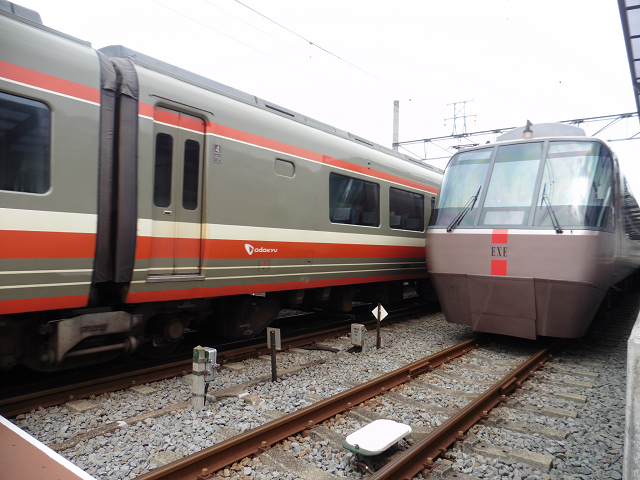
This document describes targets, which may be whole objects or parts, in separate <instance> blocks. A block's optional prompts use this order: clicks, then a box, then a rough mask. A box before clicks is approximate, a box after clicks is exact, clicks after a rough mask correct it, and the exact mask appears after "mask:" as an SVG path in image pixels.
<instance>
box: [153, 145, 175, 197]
mask: <svg viewBox="0 0 640 480" xmlns="http://www.w3.org/2000/svg"><path fill="white" fill-rule="evenodd" d="M172 162H173V137H172V136H171V135H169V134H166V133H159V134H158V135H156V165H155V177H154V183H153V203H154V205H155V206H156V207H168V206H169V205H171V167H172Z"/></svg>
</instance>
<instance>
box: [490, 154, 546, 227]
mask: <svg viewBox="0 0 640 480" xmlns="http://www.w3.org/2000/svg"><path fill="white" fill-rule="evenodd" d="M541 154H542V142H536V143H522V144H516V145H505V146H502V147H498V154H497V157H496V161H495V165H494V167H493V171H492V172H491V179H490V180H489V186H488V187H487V196H486V197H485V200H484V205H483V208H482V214H481V218H480V224H481V225H525V224H526V223H527V220H528V213H529V209H530V208H531V200H532V198H533V192H534V189H535V186H536V179H537V177H538V170H539V167H540V156H541Z"/></svg>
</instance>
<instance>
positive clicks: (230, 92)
mask: <svg viewBox="0 0 640 480" xmlns="http://www.w3.org/2000/svg"><path fill="white" fill-rule="evenodd" d="M99 50H100V52H102V53H103V54H104V55H106V56H107V57H115V58H127V59H129V60H131V61H132V62H134V63H136V64H138V65H140V66H143V67H146V68H149V69H151V70H155V71H157V72H160V73H162V74H165V75H169V76H171V77H174V78H176V79H178V80H180V81H184V82H188V83H191V84H193V85H196V86H199V87H201V88H205V89H207V90H210V91H213V92H215V93H219V94H221V95H225V96H227V97H232V98H234V99H236V100H240V101H242V102H245V103H248V104H250V105H253V106H256V107H258V108H261V109H263V110H267V111H270V112H272V113H275V114H277V115H281V116H284V117H288V118H290V119H292V120H295V121H298V122H300V123H304V124H306V125H309V126H311V127H314V128H317V129H319V130H323V131H325V132H328V133H332V134H334V135H337V136H339V137H342V138H345V139H348V140H351V141H353V142H356V143H359V144H362V145H365V146H367V147H369V148H372V149H374V150H378V151H381V152H383V153H386V154H388V155H393V156H394V157H397V158H399V159H401V160H405V161H408V162H411V163H413V164H416V165H419V166H421V167H423V168H425V169H427V170H431V171H433V172H436V173H440V174H442V173H443V170H442V169H439V168H437V167H434V166H433V165H429V164H427V163H424V162H421V161H419V160H415V159H413V158H411V157H408V156H407V155H404V154H402V153H399V152H396V151H395V150H392V149H390V148H388V147H384V146H382V145H379V144H377V143H374V142H371V141H369V140H366V139H364V138H362V137H359V136H357V135H354V134H352V133H349V132H347V131H344V130H340V129H339V128H335V127H333V126H331V125H329V124H326V123H324V122H320V121H318V120H315V119H313V118H310V117H307V116H305V115H302V114H300V113H297V112H294V111H293V110H289V109H288V108H285V107H282V106H280V105H277V104H275V103H272V102H268V101H267V100H264V99H262V98H259V97H256V96H255V95H251V94H249V93H246V92H243V91H242V90H238V89H236V88H233V87H229V86H228V85H224V84H222V83H220V82H216V81H215V80H212V79H210V78H207V77H204V76H202V75H199V74H197V73H193V72H191V71H189V70H185V69H184V68H180V67H176V66H175V65H171V64H170V63H167V62H164V61H162V60H158V59H157V58H154V57H151V56H149V55H145V54H144V53H140V52H137V51H135V50H132V49H130V48H127V47H125V46H123V45H109V46H107V47H103V48H100V49H99Z"/></svg>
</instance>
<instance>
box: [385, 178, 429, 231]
mask: <svg viewBox="0 0 640 480" xmlns="http://www.w3.org/2000/svg"><path fill="white" fill-rule="evenodd" d="M389 226H390V227H391V228H394V229H398V230H413V231H416V232H422V231H423V230H424V195H420V194H419V193H413V192H407V191H406V190H400V189H399V188H393V187H390V188H389Z"/></svg>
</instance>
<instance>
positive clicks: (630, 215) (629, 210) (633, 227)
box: [621, 178, 640, 240]
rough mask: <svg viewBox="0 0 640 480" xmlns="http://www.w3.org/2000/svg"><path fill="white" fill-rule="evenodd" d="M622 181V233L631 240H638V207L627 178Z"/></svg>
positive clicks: (639, 236)
mask: <svg viewBox="0 0 640 480" xmlns="http://www.w3.org/2000/svg"><path fill="white" fill-rule="evenodd" d="M623 182H624V196H623V197H622V202H621V204H622V205H621V206H622V218H623V219H624V233H625V235H626V236H627V237H629V238H630V239H631V240H640V207H639V206H638V202H637V200H636V198H635V197H634V196H633V193H631V189H630V188H629V184H628V183H627V179H626V178H625V179H623Z"/></svg>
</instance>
